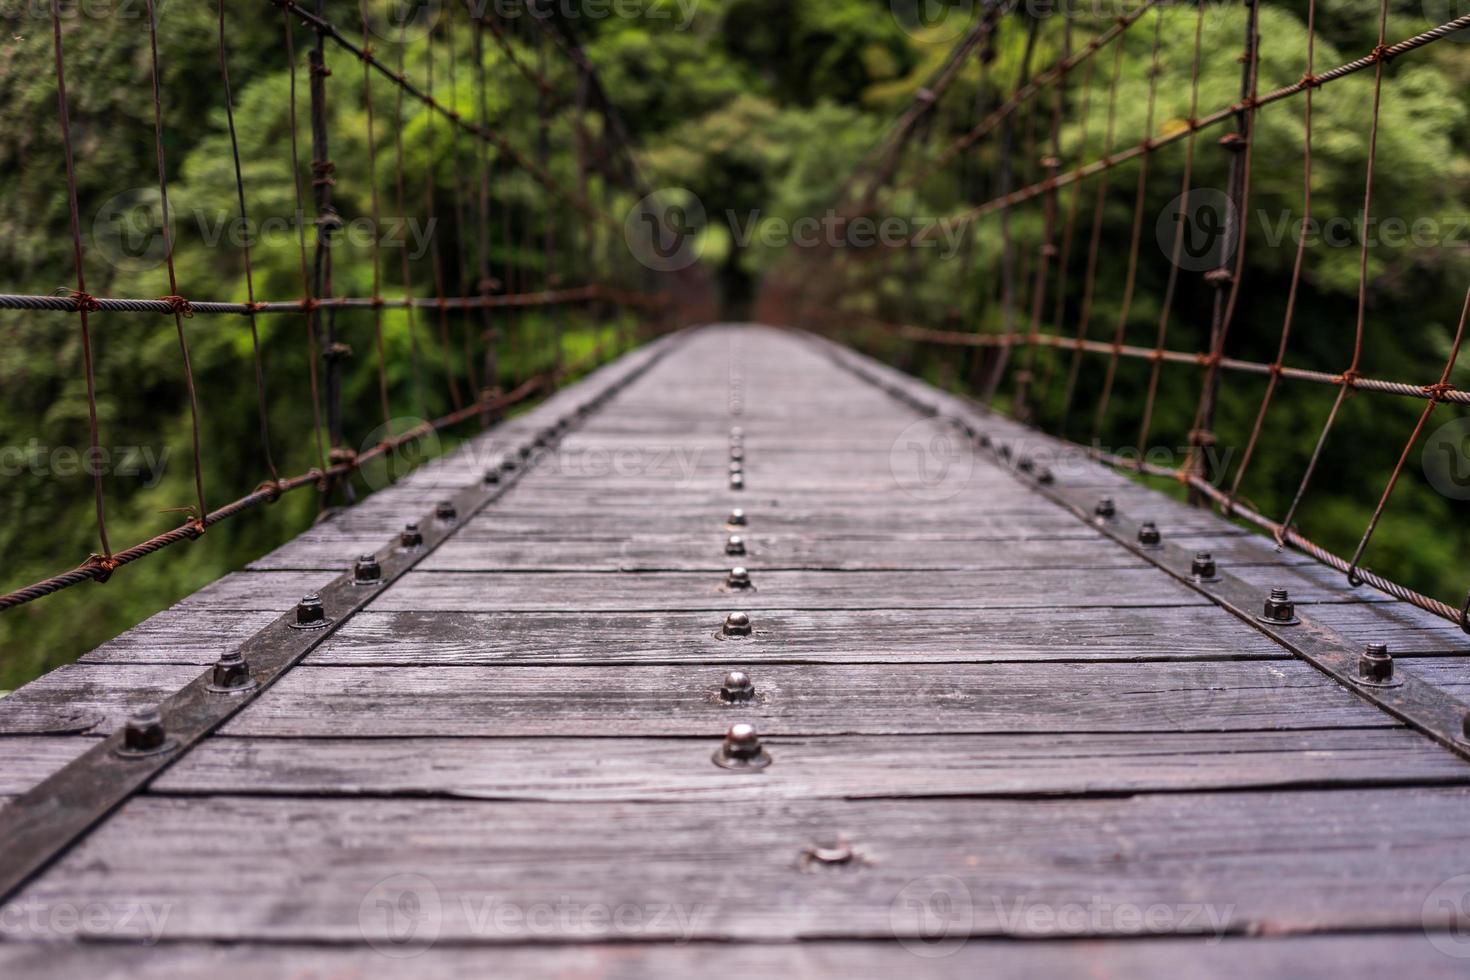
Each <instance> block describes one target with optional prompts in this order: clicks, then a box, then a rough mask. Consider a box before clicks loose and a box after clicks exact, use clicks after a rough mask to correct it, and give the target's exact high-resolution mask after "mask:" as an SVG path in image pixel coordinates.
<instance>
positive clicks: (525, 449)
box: [516, 446, 531, 459]
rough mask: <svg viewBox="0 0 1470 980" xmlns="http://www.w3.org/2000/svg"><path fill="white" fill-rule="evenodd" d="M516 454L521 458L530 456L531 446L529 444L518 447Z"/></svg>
mask: <svg viewBox="0 0 1470 980" xmlns="http://www.w3.org/2000/svg"><path fill="white" fill-rule="evenodd" d="M516 455H517V456H519V457H520V458H521V459H530V458H531V447H530V446H522V447H521V448H519V449H517V450H516Z"/></svg>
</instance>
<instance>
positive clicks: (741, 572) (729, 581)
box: [725, 565, 750, 589]
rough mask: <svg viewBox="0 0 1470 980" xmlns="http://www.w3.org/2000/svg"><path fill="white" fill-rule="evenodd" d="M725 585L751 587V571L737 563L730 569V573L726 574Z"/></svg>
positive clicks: (741, 587) (742, 587)
mask: <svg viewBox="0 0 1470 980" xmlns="http://www.w3.org/2000/svg"><path fill="white" fill-rule="evenodd" d="M725 585H727V586H729V587H730V588H732V589H748V588H750V572H748V571H746V570H745V569H744V568H742V567H740V566H739V565H736V566H735V567H734V568H732V569H730V574H729V575H728V576H726V578H725Z"/></svg>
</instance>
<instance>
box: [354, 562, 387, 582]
mask: <svg viewBox="0 0 1470 980" xmlns="http://www.w3.org/2000/svg"><path fill="white" fill-rule="evenodd" d="M352 580H353V581H354V582H356V583H357V584H358V585H376V584H377V583H378V582H381V581H382V580H383V566H382V565H379V564H378V556H377V555H361V556H359V557H358V559H357V564H355V565H354V566H353V567H352Z"/></svg>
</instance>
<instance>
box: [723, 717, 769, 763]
mask: <svg viewBox="0 0 1470 980" xmlns="http://www.w3.org/2000/svg"><path fill="white" fill-rule="evenodd" d="M714 763H715V765H717V766H719V767H720V768H721V769H736V770H746V771H749V770H753V769H764V768H765V767H766V766H768V765H770V764H771V757H770V755H769V754H768V753H767V752H766V750H765V747H764V746H762V745H761V740H760V736H759V735H757V734H756V733H755V726H754V725H749V724H746V723H744V722H741V723H739V724H736V725H731V726H730V730H729V731H728V732H726V733H725V741H724V743H723V744H722V745H721V746H720V747H719V748H718V749H717V750H716V751H715V754H714Z"/></svg>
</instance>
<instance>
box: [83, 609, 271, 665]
mask: <svg viewBox="0 0 1470 980" xmlns="http://www.w3.org/2000/svg"><path fill="white" fill-rule="evenodd" d="M279 615H280V612H279V611H276V610H267V611H265V612H240V611H232V612H216V611H214V610H212V609H189V608H184V609H180V608H178V607H174V608H172V609H165V610H164V611H163V612H161V613H158V614H156V615H153V616H150V617H148V618H147V619H145V620H143V622H141V623H139V624H138V625H137V626H134V627H133V628H132V629H130V630H128V631H127V632H126V633H123V634H121V635H119V636H116V637H114V638H113V639H111V640H108V641H107V642H106V643H104V644H102V645H101V646H99V647H96V648H95V649H92V650H90V651H88V652H87V653H85V654H83V655H82V656H81V658H80V659H79V662H81V663H180V664H212V663H214V662H215V661H216V660H218V659H219V658H220V655H221V654H223V653H226V652H227V651H230V650H234V649H235V648H236V647H238V646H239V645H240V644H241V643H244V642H245V641H246V640H247V639H249V638H250V637H251V636H254V635H255V634H256V633H258V632H260V631H261V630H262V629H264V628H265V627H266V626H268V625H269V624H270V623H271V622H273V621H274V620H275V619H276V617H278V616H279Z"/></svg>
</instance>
